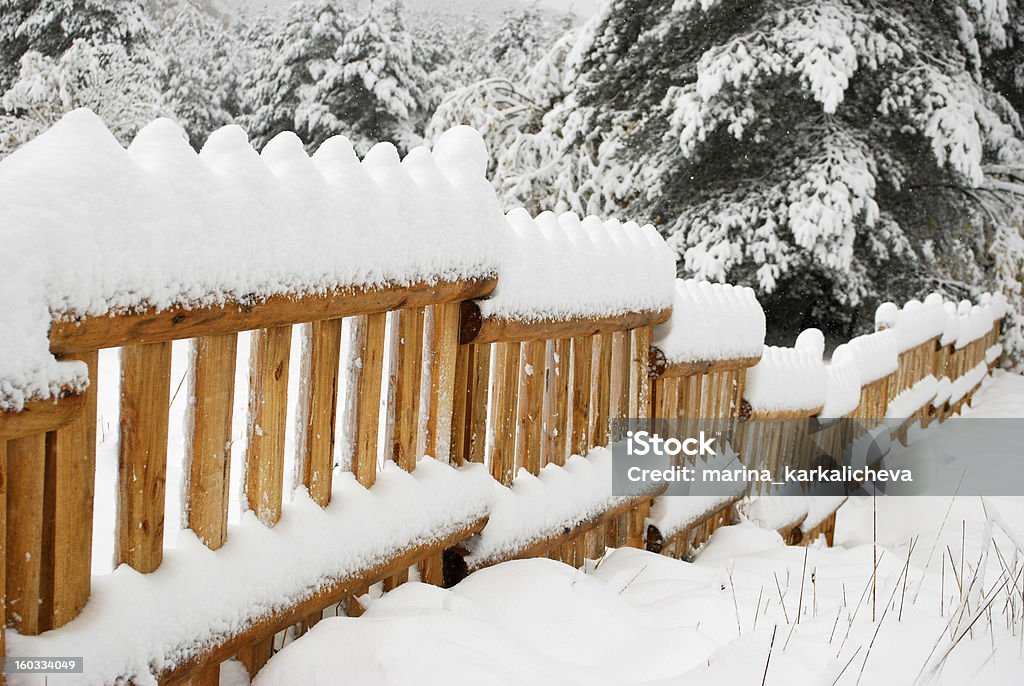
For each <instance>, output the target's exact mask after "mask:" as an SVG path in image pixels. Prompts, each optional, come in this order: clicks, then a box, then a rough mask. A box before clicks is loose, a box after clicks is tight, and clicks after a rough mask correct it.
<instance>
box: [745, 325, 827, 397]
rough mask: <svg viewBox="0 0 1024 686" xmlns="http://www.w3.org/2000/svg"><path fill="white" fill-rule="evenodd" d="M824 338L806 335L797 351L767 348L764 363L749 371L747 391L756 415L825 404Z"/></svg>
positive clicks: (746, 393) (762, 358)
mask: <svg viewBox="0 0 1024 686" xmlns="http://www.w3.org/2000/svg"><path fill="white" fill-rule="evenodd" d="M805 333H806V332H805ZM820 335H821V333H820V332H818V335H817V336H814V337H808V336H804V337H803V339H802V340H799V341H798V347H795V348H780V347H776V346H765V347H764V352H763V354H762V355H761V361H760V362H758V363H757V364H756V365H754V366H753V367H751V368H750V369H749V370H748V371H747V384H746V387H745V388H744V391H743V397H744V399H745V400H746V401H747V402H748V403H750V407H751V408H752V409H753V410H754V411H755V412H784V411H791V410H812V409H816V408H820V407H822V406H823V405H824V404H825V399H826V395H827V391H828V374H827V372H826V369H825V364H824V363H823V362H822V360H821V351H822V347H823V345H824V344H823V343H822V342H820V341H818V340H817V338H818V336H820ZM801 336H803V334H801Z"/></svg>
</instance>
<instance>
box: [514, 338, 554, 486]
mask: <svg viewBox="0 0 1024 686" xmlns="http://www.w3.org/2000/svg"><path fill="white" fill-rule="evenodd" d="M546 349H547V344H546V342H545V341H529V342H527V343H524V344H523V359H522V363H521V365H520V368H519V411H518V421H517V433H516V455H517V457H518V465H517V467H525V468H526V470H527V471H528V472H530V473H531V474H534V475H536V474H539V473H540V454H541V445H542V443H541V441H542V435H541V429H542V423H543V422H542V420H541V415H542V412H543V408H544V358H545V353H546Z"/></svg>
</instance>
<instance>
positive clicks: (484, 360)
mask: <svg viewBox="0 0 1024 686" xmlns="http://www.w3.org/2000/svg"><path fill="white" fill-rule="evenodd" d="M473 350H474V352H473V362H472V365H471V366H470V379H469V387H470V394H469V398H468V400H467V403H468V406H469V411H468V420H467V421H468V424H467V425H466V446H467V447H466V459H468V460H469V461H470V462H478V463H481V464H482V463H483V462H484V459H485V455H486V448H487V402H488V396H489V389H490V384H491V345H490V344H489V343H485V344H483V345H474V346H473Z"/></svg>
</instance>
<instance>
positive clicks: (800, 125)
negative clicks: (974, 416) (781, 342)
mask: <svg viewBox="0 0 1024 686" xmlns="http://www.w3.org/2000/svg"><path fill="white" fill-rule="evenodd" d="M1014 7H1016V8H1017V10H1015V9H1013V8H1014ZM1011 10H1012V11H1011ZM1018 10H1019V2H1018V0H943V1H934V2H933V1H931V0H907V2H903V3H899V4H888V3H886V4H882V3H875V2H870V1H869V0H824V1H820V2H808V1H807V0H803V1H800V0H766V1H761V2H748V1H742V2H741V1H739V0H609V1H608V2H607V3H606V5H605V7H604V8H603V9H602V10H600V11H599V12H598V13H597V15H596V17H595V19H594V20H593V21H592V22H590V23H589V24H588V25H587V26H586V27H585V29H584V30H582V31H581V33H580V35H579V38H578V40H576V41H575V43H574V45H572V46H571V47H570V48H569V49H568V51H567V52H566V56H565V59H564V60H563V61H562V62H561V64H559V65H558V68H557V69H555V70H553V72H552V77H551V79H553V81H549V85H548V87H547V92H554V93H556V96H555V97H554V98H553V99H552V100H551V101H550V102H549V103H548V104H545V105H544V108H545V111H544V113H543V116H542V120H543V124H542V126H541V127H540V128H539V130H524V131H520V132H519V133H518V134H517V135H516V136H515V137H514V139H513V140H512V141H511V143H509V144H507V145H506V149H507V150H508V152H502V153H499V154H500V158H499V160H498V163H497V169H498V182H499V185H500V188H501V189H502V192H503V193H504V194H505V196H506V198H507V203H508V204H512V203H518V202H530V201H532V202H536V203H538V204H541V205H548V206H555V205H562V206H565V207H569V208H571V209H574V210H576V211H579V212H587V211H617V212H620V213H622V214H626V215H628V216H630V217H635V218H639V219H645V220H651V221H654V222H655V223H656V224H657V225H659V227H660V228H661V230H662V231H663V232H664V233H665V234H666V236H667V237H668V238H669V240H670V242H671V243H672V244H673V245H674V246H675V247H676V248H677V249H678V250H679V253H680V257H681V260H680V269H681V271H682V272H684V273H686V274H689V275H695V276H699V277H704V278H710V279H722V280H724V279H727V280H729V281H733V282H740V283H746V284H750V285H754V286H756V287H758V288H759V289H760V290H761V292H762V294H765V295H766V296H767V297H766V302H767V303H768V306H769V307H770V308H774V309H775V313H776V314H778V315H785V316H789V317H791V316H792V314H793V313H802V314H803V315H805V316H807V318H808V319H807V320H806V323H815V324H818V325H820V326H823V327H825V328H830V327H831V328H833V329H834V328H836V327H848V328H852V326H853V319H852V317H851V316H850V315H844V314H840V312H854V315H857V308H858V307H859V308H860V315H861V316H862V315H863V314H864V313H865V312H866V311H867V310H869V309H870V307H871V306H873V304H874V303H875V302H876V301H877V300H878V299H879V298H882V299H886V298H893V299H898V298H903V299H906V298H907V297H911V296H917V295H920V293H921V292H922V291H925V290H930V289H932V288H935V287H938V288H941V289H943V290H946V291H950V292H953V293H956V294H958V295H969V294H970V293H971V292H972V291H974V290H976V289H978V288H982V287H985V286H988V285H991V284H992V269H993V268H994V264H993V259H992V256H991V254H990V250H991V249H992V246H991V243H990V237H991V225H992V223H993V222H1000V221H1003V220H1002V219H999V216H998V215H997V214H996V213H995V212H993V207H994V206H998V205H1000V204H1003V203H1005V202H1006V197H1007V196H1009V197H1012V198H1015V199H1013V200H1011V201H1010V203H1011V204H1014V203H1019V202H1020V197H1021V196H1020V194H1024V185H1022V184H1021V183H1020V181H1019V180H1018V177H1016V176H1013V174H1012V173H1011V174H1010V175H1007V174H1005V173H1004V174H1002V176H1000V175H999V174H998V173H997V172H999V171H1003V172H1005V171H1006V170H1010V171H1011V172H1012V170H1014V169H1019V167H1020V166H1021V165H1022V164H1024V143H1022V139H1024V130H1022V127H1021V123H1020V117H1019V114H1018V110H1015V109H1014V102H1013V93H1009V92H1006V93H1005V94H1004V92H1002V91H1001V90H1000V87H999V86H998V85H997V83H996V77H995V76H988V77H986V74H987V73H989V72H988V71H987V70H988V67H987V66H986V65H987V60H992V59H994V58H993V57H992V56H993V55H996V54H997V53H998V52H999V51H1000V50H1005V49H1008V48H1007V46H1011V45H1013V46H1016V45H1018V44H1017V43H1016V42H1015V41H1016V40H1017V39H1016V38H1012V37H1014V36H1018V35H1019V32H1020V31H1021V29H1022V25H1021V20H1020V16H1021V14H1020V12H1019V11H1018ZM1011 38H1012V40H1011ZM1001 46H1002V47H1001ZM1017 53H1019V50H1017V51H1016V53H1015V54H1014V55H1013V56H1012V57H1011V58H1009V59H1010V61H1014V60H1015V61H1016V62H1019V61H1020V56H1019V54H1017ZM1014 69H1016V67H1013V69H1009V70H1008V69H1005V68H1004V69H1002V70H998V72H999V73H1001V74H1004V75H1005V74H1007V73H1012V72H1013V71H1014ZM1003 78H1004V79H1005V78H1006V77H1005V76H1004V77H1003ZM526 94H527V95H530V92H529V91H526ZM531 99H532V100H533V101H534V102H536V101H537V98H535V97H531ZM530 121H536V118H535V117H534V118H531V120H530ZM513 151H514V153H513ZM527 153H528V154H527ZM1000 196H1002V197H1001V198H1000ZM778 318H780V319H781V318H782V316H780V317H778Z"/></svg>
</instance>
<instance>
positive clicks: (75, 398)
mask: <svg viewBox="0 0 1024 686" xmlns="http://www.w3.org/2000/svg"><path fill="white" fill-rule="evenodd" d="M85 405H86V399H85V397H84V395H67V396H64V397H62V398H58V399H56V400H30V401H29V402H27V403H25V407H24V408H23V409H22V410H21V411H20V412H0V440H10V439H12V438H22V437H23V436H32V435H34V434H40V433H45V432H47V431H53V430H54V429H59V428H61V427H62V426H66V425H68V424H70V423H71V422H72V421H74V420H75V418H77V417H78V416H79V415H80V414H81V413H82V412H83V411H84V409H85Z"/></svg>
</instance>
